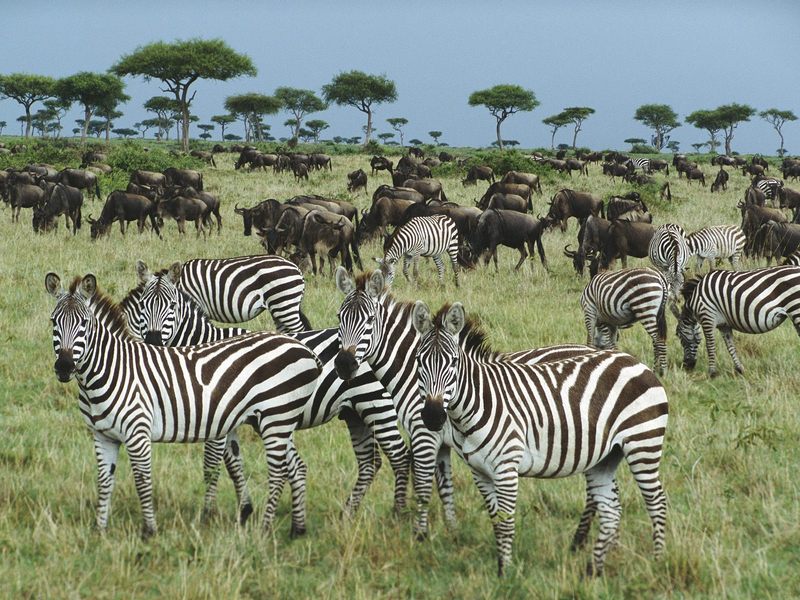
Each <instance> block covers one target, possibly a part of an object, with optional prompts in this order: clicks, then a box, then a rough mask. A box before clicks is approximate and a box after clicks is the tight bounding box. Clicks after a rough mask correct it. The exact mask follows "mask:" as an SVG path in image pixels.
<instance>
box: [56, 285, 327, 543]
mask: <svg viewBox="0 0 800 600" xmlns="http://www.w3.org/2000/svg"><path fill="white" fill-rule="evenodd" d="M45 287H46V289H47V291H48V293H49V294H50V295H52V296H53V297H54V298H55V299H56V305H55V308H54V309H53V313H52V315H51V319H52V322H53V350H54V351H55V355H56V362H55V373H56V376H57V377H58V379H59V381H61V382H64V383H66V382H68V381H70V380H71V379H72V378H73V377H74V378H75V379H77V381H78V386H79V389H80V392H79V395H78V403H79V406H80V410H81V413H82V415H83V417H84V420H85V422H86V424H87V425H88V426H89V428H90V429H91V430H92V432H93V435H94V444H95V454H96V456H97V467H98V507H97V526H98V528H99V529H101V530H104V529H105V528H106V526H107V523H108V515H109V512H110V507H111V492H112V490H113V487H114V472H115V470H116V466H117V458H118V453H119V448H120V446H121V445H122V444H124V445H125V447H126V449H127V452H128V458H129V460H130V462H131V467H132V470H133V473H134V479H135V481H136V491H137V493H138V495H139V502H140V505H141V509H142V516H143V527H142V534H143V536H144V537H148V536H150V535H153V534H155V533H156V521H155V511H154V508H153V497H152V496H153V490H152V480H151V477H152V473H151V444H152V442H201V441H207V442H209V443H216V444H218V447H219V450H220V451H219V452H218V453H216V455H215V456H217V464H219V460H220V459H221V457H222V454H223V452H222V450H223V448H224V446H225V444H226V441H225V438H226V437H227V436H228V435H229V434H230V433H232V432H234V431H235V430H236V429H237V428H238V427H239V426H240V425H243V424H244V423H246V422H247V423H250V424H251V425H253V427H254V428H255V429H256V431H257V432H258V434H259V435H260V436H261V439H262V440H263V442H264V446H265V449H266V453H267V461H268V463H269V496H268V500H267V504H266V508H265V511H264V520H263V525H264V527H265V528H267V529H269V528H270V527H271V525H272V521H273V519H274V516H275V510H276V506H277V503H278V498H279V496H280V492H281V489H282V488H283V485H284V483H285V482H286V480H287V479H289V480H290V483H291V487H292V490H293V492H294V491H295V490H302V489H303V488H304V487H305V465H304V464H303V462H302V460H301V459H300V457H299V455H298V454H297V451H296V450H295V448H294V444H293V443H292V439H291V429H290V428H287V427H285V423H287V422H296V421H297V420H299V419H300V418H301V416H302V414H303V410H304V408H305V406H304V405H305V404H306V403H307V402H308V399H309V397H310V396H311V394H312V393H313V391H314V387H315V384H316V380H317V377H318V376H319V374H320V367H319V363H318V360H317V358H316V356H315V355H314V353H313V352H311V351H310V350H309V349H308V348H306V347H305V346H304V345H303V344H301V343H300V342H298V341H296V340H294V339H292V338H288V337H286V336H283V335H280V334H275V333H270V332H259V333H251V334H249V335H246V336H240V337H237V338H232V339H230V340H223V341H220V342H216V343H212V344H206V345H204V346H200V347H192V348H187V349H183V348H163V347H156V346H150V345H148V344H142V343H139V342H138V341H136V340H135V339H134V338H132V337H131V336H130V334H129V333H128V329H127V326H126V325H125V320H124V316H123V313H122V310H121V309H120V308H119V306H118V305H116V304H114V303H113V302H112V301H111V300H110V299H108V298H107V297H106V296H104V295H103V294H102V293H100V292H99V291H98V290H97V282H96V279H95V277H94V275H91V274H89V275H86V276H85V277H83V279H76V280H75V282H74V283H73V284H72V286H71V287H70V289H69V291H64V290H63V289H62V287H61V280H60V279H59V277H58V276H57V275H56V274H55V273H48V275H47V276H46V277H45ZM168 390H172V391H171V392H168ZM278 407H280V409H281V411H280V416H279V417H278V418H276V417H275V416H274V413H275V412H276V409H277V408H278ZM287 413H289V414H287ZM206 456H207V457H209V455H208V454H207V455H206ZM205 467H206V469H207V470H212V469H213V468H214V465H208V464H207V465H205ZM292 496H293V497H292V533H293V534H301V533H303V532H304V531H305V497H304V495H302V494H298V493H293V494H292Z"/></svg>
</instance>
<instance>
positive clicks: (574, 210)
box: [547, 189, 605, 231]
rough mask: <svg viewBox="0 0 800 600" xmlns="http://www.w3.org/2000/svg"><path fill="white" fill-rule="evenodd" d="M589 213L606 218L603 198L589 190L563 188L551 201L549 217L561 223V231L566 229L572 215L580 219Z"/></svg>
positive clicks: (551, 220) (552, 220)
mask: <svg viewBox="0 0 800 600" xmlns="http://www.w3.org/2000/svg"><path fill="white" fill-rule="evenodd" d="M589 215H594V216H595V217H596V216H598V215H599V216H601V217H603V218H605V208H604V205H603V200H602V199H600V198H599V197H598V196H595V195H594V194H590V193H589V192H576V191H574V190H570V189H563V190H559V191H558V192H556V194H555V195H554V196H553V199H552V200H551V201H550V211H549V212H548V213H547V219H548V220H549V221H550V222H554V223H559V224H560V227H561V231H566V230H567V221H568V220H569V218H570V217H575V218H576V219H578V221H580V220H581V219H585V218H587V217H588V216H589Z"/></svg>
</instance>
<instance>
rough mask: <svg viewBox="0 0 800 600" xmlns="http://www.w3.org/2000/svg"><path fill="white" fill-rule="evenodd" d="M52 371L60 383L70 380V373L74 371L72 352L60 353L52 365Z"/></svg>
mask: <svg viewBox="0 0 800 600" xmlns="http://www.w3.org/2000/svg"><path fill="white" fill-rule="evenodd" d="M53 369H54V370H55V372H56V377H58V380H59V381H60V382H61V383H66V382H67V381H69V380H70V379H72V373H73V371H75V361H74V360H73V358H72V350H62V351H60V352H59V353H58V358H57V359H56V363H55V365H53Z"/></svg>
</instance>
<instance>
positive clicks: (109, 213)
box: [87, 190, 161, 240]
mask: <svg viewBox="0 0 800 600" xmlns="http://www.w3.org/2000/svg"><path fill="white" fill-rule="evenodd" d="M156 206H157V205H156V203H155V202H153V201H152V200H150V199H148V198H145V197H144V196H139V195H138V194H129V193H127V192H123V191H121V190H116V191H113V192H111V193H110V194H109V195H108V198H106V203H105V204H104V205H103V210H102V211H101V212H100V217H98V218H97V219H92V217H91V216H89V217H88V218H87V220H88V221H89V223H91V226H92V229H91V232H92V239H93V240H95V239H97V238H98V237H100V236H101V235H105V234H107V233H108V232H109V230H110V229H111V224H112V223H113V222H114V221H119V230H120V231H121V232H122V234H123V235H124V234H125V225H126V224H127V223H128V222H129V221H136V222H137V225H138V226H139V233H142V231H144V224H145V220H146V219H147V218H148V217H149V218H150V225H151V226H152V228H153V231H154V232H155V233H156V235H158V236H159V237H161V232H160V230H159V228H158V222H157V221H156V217H157V211H156Z"/></svg>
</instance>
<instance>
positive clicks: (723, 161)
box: [711, 154, 737, 168]
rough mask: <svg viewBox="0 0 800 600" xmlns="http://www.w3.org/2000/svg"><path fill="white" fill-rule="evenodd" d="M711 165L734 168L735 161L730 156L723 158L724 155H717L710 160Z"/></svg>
mask: <svg viewBox="0 0 800 600" xmlns="http://www.w3.org/2000/svg"><path fill="white" fill-rule="evenodd" d="M711 164H712V165H719V166H720V167H723V166H725V167H734V168H735V167H736V166H737V165H736V160H735V159H734V158H733V157H732V156H725V155H724V154H719V155H717V156H714V157H713V158H712V159H711Z"/></svg>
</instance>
